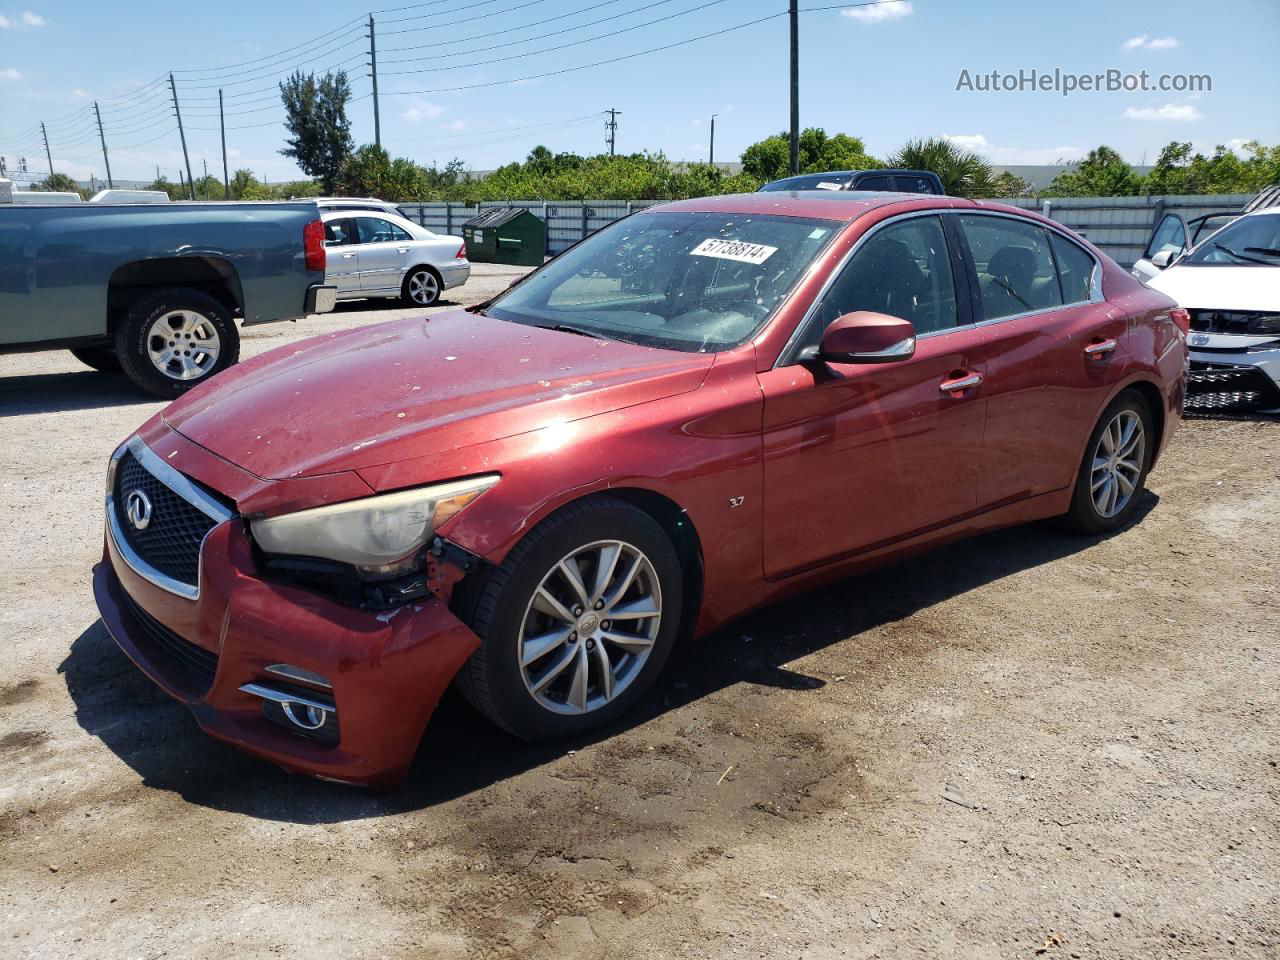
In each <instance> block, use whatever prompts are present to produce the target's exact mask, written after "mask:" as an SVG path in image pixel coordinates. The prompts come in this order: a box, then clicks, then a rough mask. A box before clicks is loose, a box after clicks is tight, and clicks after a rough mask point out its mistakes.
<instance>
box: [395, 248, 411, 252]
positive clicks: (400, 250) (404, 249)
mask: <svg viewBox="0 0 1280 960" xmlns="http://www.w3.org/2000/svg"><path fill="white" fill-rule="evenodd" d="M408 252H409V248H408V247H396V253H408Z"/></svg>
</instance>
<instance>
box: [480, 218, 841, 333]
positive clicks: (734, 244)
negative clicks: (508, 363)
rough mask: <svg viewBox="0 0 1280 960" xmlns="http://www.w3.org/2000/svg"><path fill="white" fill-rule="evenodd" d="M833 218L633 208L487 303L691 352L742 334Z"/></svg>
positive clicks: (823, 238) (496, 311) (516, 316)
mask: <svg viewBox="0 0 1280 960" xmlns="http://www.w3.org/2000/svg"><path fill="white" fill-rule="evenodd" d="M839 227H840V224H839V223H836V222H832V221H829V220H808V219H801V218H799V217H779V216H760V215H754V214H750V215H749V214H724V213H675V212H672V213H662V212H654V213H641V214H636V215H634V216H631V217H627V218H626V219H625V220H620V221H618V222H617V223H615V224H613V225H612V226H610V227H607V228H606V229H604V230H601V231H600V232H599V233H596V234H594V235H592V236H591V237H589V238H588V239H586V240H584V241H583V242H582V243H580V244H578V245H577V246H576V247H573V248H572V249H570V250H567V251H565V252H564V253H563V254H561V255H560V256H559V257H556V258H555V259H554V260H552V261H551V262H550V263H548V264H547V265H546V266H545V267H543V268H542V269H541V270H539V271H537V272H536V273H533V274H531V275H530V276H529V277H528V279H526V280H524V281H523V282H521V283H520V284H519V285H518V286H516V287H514V288H513V289H512V290H510V291H509V292H508V293H506V294H503V295H502V296H500V297H499V298H498V299H497V300H495V301H494V302H493V303H492V304H491V305H490V306H489V307H488V308H487V309H486V310H485V313H487V314H488V315H490V316H493V317H497V318H499V319H501V320H510V321H513V322H516V323H527V324H532V325H534V326H540V327H552V328H554V327H564V328H569V329H570V330H571V331H572V332H577V333H586V334H589V335H591V336H595V337H600V338H602V339H606V340H624V341H627V342H629V343H639V344H644V345H646V346H656V347H668V348H670V349H673V350H683V351H686V352H689V353H695V352H701V353H707V352H714V351H717V350H726V349H728V348H730V347H733V346H736V345H738V344H739V343H742V342H743V341H744V340H746V339H747V338H748V337H750V336H751V335H752V334H753V333H755V332H756V331H757V330H758V329H760V327H762V326H763V325H764V323H765V321H766V320H768V319H769V317H770V316H771V315H772V313H773V311H774V310H775V309H776V308H777V306H778V304H780V303H781V302H782V300H783V298H784V297H785V296H786V295H787V293H788V292H790V290H791V288H792V287H794V286H795V284H796V282H797V281H798V280H799V279H800V276H801V274H802V273H803V272H804V270H805V268H806V267H808V266H809V264H811V263H812V262H813V261H814V259H815V258H816V257H817V255H818V253H819V252H820V251H821V250H822V249H823V248H824V247H826V245H827V243H829V242H830V240H831V238H832V237H833V236H835V234H836V232H837V231H838V229H839Z"/></svg>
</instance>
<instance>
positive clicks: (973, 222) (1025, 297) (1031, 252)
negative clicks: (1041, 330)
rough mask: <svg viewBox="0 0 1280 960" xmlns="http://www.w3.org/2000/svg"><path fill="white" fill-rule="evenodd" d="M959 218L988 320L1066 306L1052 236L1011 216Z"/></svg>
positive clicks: (962, 216)
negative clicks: (1051, 246)
mask: <svg viewBox="0 0 1280 960" xmlns="http://www.w3.org/2000/svg"><path fill="white" fill-rule="evenodd" d="M957 219H958V220H959V221H960V226H961V228H962V229H963V230H964V235H965V239H966V240H968V241H969V249H970V250H971V251H972V253H973V259H974V265H975V266H976V267H977V270H978V289H979V290H980V291H981V293H982V307H983V314H984V316H985V318H986V319H987V320H998V319H1000V318H1001V317H1012V316H1016V315H1018V314H1020V313H1032V312H1034V311H1036V310H1044V309H1047V308H1049V307H1056V306H1060V305H1061V304H1062V291H1061V289H1060V288H1059V286H1058V273H1057V271H1056V270H1055V269H1054V266H1053V257H1052V255H1051V254H1050V253H1049V238H1048V235H1047V233H1046V231H1045V230H1044V229H1043V228H1042V227H1038V226H1036V225H1035V224H1032V223H1023V222H1020V221H1018V220H1013V219H1010V218H1008V217H985V216H972V215H968V214H961V215H960V216H959V217H958V218H957Z"/></svg>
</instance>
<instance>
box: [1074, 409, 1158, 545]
mask: <svg viewBox="0 0 1280 960" xmlns="http://www.w3.org/2000/svg"><path fill="white" fill-rule="evenodd" d="M1130 425H1135V428H1140V431H1141V432H1140V433H1138V434H1137V435H1136V437H1135V436H1134V435H1131V434H1128V433H1127V432H1126V431H1127V430H1128V429H1129V426H1130ZM1117 430H1118V431H1119V433H1117V432H1116V431H1117ZM1117 438H1119V440H1120V443H1119V449H1120V455H1119V456H1116V457H1114V458H1113V456H1112V451H1111V449H1109V445H1110V447H1112V448H1114V446H1115V445H1116V440H1117ZM1126 438H1127V439H1126ZM1154 441H1155V432H1154V430H1153V429H1152V418H1151V410H1150V408H1149V407H1148V406H1147V401H1146V400H1145V399H1143V397H1142V395H1141V394H1139V393H1137V392H1136V391H1133V390H1126V391H1125V392H1124V393H1122V394H1120V396H1118V397H1116V398H1115V400H1113V401H1111V403H1110V405H1109V406H1108V407H1107V409H1106V410H1105V411H1103V414H1102V417H1101V418H1100V419H1099V420H1098V423H1097V425H1096V426H1095V427H1094V428H1093V432H1092V433H1091V434H1089V443H1088V445H1087V446H1086V447H1085V452H1084V457H1083V459H1082V460H1081V461H1080V469H1079V471H1078V473H1077V476H1076V486H1075V491H1074V493H1073V494H1072V497H1071V508H1070V509H1069V510H1068V511H1067V512H1066V514H1064V515H1063V518H1062V519H1063V521H1064V522H1065V524H1066V525H1067V527H1069V528H1070V529H1072V530H1075V531H1077V532H1078V533H1084V534H1091V535H1094V536H1096V535H1098V534H1102V533H1110V532H1111V531H1112V530H1117V529H1119V528H1120V527H1122V526H1124V525H1125V524H1126V523H1128V522H1129V520H1130V518H1132V516H1133V513H1134V511H1135V510H1136V509H1137V507H1138V501H1139V500H1141V499H1142V491H1143V489H1144V488H1145V485H1146V480H1147V473H1148V472H1149V471H1150V470H1151V459H1152V457H1153V455H1154V453H1155V449H1154V446H1153V444H1154ZM1138 447H1140V449H1137V448H1138ZM1126 454H1127V455H1126ZM1112 464H1114V466H1112ZM1108 477H1110V478H1111V479H1110V480H1108ZM1126 478H1127V479H1126ZM1126 483H1129V484H1132V487H1131V488H1128V489H1126V487H1125V484H1126ZM1095 488H1096V489H1095ZM1111 491H1114V499H1113V500H1108V499H1107V497H1108V494H1109V493H1110V492H1111ZM1100 498H1101V502H1100Z"/></svg>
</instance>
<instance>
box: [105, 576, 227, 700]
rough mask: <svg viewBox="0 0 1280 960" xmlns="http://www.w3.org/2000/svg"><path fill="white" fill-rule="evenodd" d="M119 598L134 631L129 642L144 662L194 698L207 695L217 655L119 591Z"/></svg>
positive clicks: (127, 593)
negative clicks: (144, 658) (162, 673)
mask: <svg viewBox="0 0 1280 960" xmlns="http://www.w3.org/2000/svg"><path fill="white" fill-rule="evenodd" d="M120 594H121V596H123V597H124V605H125V607H126V608H127V609H128V611H129V615H130V616H132V617H133V622H134V623H135V624H136V625H137V628H138V629H137V633H135V634H134V635H133V637H132V638H131V639H132V640H133V641H134V643H135V644H136V645H137V646H138V647H139V648H140V649H141V650H142V651H143V653H145V654H146V657H147V659H148V660H150V661H151V662H153V663H154V664H155V665H156V667H157V669H159V670H161V671H163V672H164V673H165V674H166V675H168V676H169V677H171V678H172V679H173V680H174V681H175V682H177V683H179V684H180V685H181V686H183V687H184V688H186V689H187V690H189V691H190V692H191V693H192V694H194V695H195V696H200V695H201V694H203V693H205V692H207V691H208V689H209V688H210V687H212V686H213V677H214V674H216V673H217V672H218V655H217V654H216V653H211V652H210V651H208V650H206V649H205V648H204V647H198V646H196V645H195V644H194V643H192V642H190V641H189V640H184V639H183V638H182V637H180V636H178V635H177V634H176V633H174V632H173V631H172V630H170V629H169V628H168V627H166V626H165V625H164V624H163V623H161V622H160V621H159V620H157V619H156V618H155V617H153V616H151V614H149V613H147V611H145V610H143V609H142V607H140V606H138V602H137V601H136V600H134V599H133V597H131V596H129V592H128V591H127V590H125V589H123V588H121V590H120Z"/></svg>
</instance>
